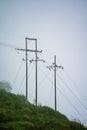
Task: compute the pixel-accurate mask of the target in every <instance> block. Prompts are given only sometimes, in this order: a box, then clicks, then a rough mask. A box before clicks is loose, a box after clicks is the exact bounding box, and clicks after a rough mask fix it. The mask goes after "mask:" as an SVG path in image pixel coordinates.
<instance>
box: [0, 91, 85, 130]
mask: <svg viewBox="0 0 87 130" xmlns="http://www.w3.org/2000/svg"><path fill="white" fill-rule="evenodd" d="M0 130H87V128H85V127H84V126H83V125H81V124H79V123H76V122H72V121H69V120H68V119H67V118H66V117H65V116H64V115H62V114H61V113H59V112H55V111H54V110H53V109H51V108H49V107H46V106H44V107H41V106H38V107H36V106H34V105H32V104H30V103H29V102H28V101H26V98H25V97H24V96H22V95H15V94H12V93H9V92H6V91H5V90H0Z"/></svg>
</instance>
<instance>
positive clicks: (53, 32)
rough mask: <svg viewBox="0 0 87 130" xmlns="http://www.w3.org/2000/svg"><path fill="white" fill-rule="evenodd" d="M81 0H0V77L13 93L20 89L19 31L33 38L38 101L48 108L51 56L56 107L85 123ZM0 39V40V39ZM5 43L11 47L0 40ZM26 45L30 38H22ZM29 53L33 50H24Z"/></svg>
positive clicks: (86, 49) (86, 31) (85, 2)
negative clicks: (55, 89) (35, 51)
mask: <svg viewBox="0 0 87 130" xmlns="http://www.w3.org/2000/svg"><path fill="white" fill-rule="evenodd" d="M86 35H87V0H44V1H42V0H0V80H6V81H9V82H10V83H11V85H12V87H13V90H12V91H13V92H14V93H19V94H25V62H23V61H22V58H25V53H23V52H20V53H17V51H16V50H15V49H14V48H15V47H20V48H25V37H32V38H37V39H38V49H42V50H43V53H42V54H38V56H39V58H41V59H42V58H43V59H45V60H46V63H44V64H43V63H42V62H38V104H42V105H48V106H50V107H52V108H54V99H53V96H54V91H53V90H54V88H53V71H49V70H48V69H47V68H46V66H47V65H51V64H52V63H53V56H54V55H56V56H57V65H62V66H63V67H64V70H59V69H58V70H57V104H58V106H57V108H58V110H59V111H60V112H61V113H63V114H65V115H66V116H67V117H68V118H69V119H79V120H80V121H81V122H82V123H84V124H85V125H87V94H86V93H87V80H86V79H87V71H86V70H87V69H86V67H87V43H86V41H87V36H86ZM1 44H2V45H1ZM6 44H10V45H12V47H13V48H12V47H11V48H10V47H6V46H4V45H6ZM28 44H29V46H28V47H29V48H34V43H32V42H28ZM28 57H29V59H32V58H34V53H33V54H30V53H29V55H28ZM34 73H35V68H34V63H32V64H30V63H29V100H30V102H31V103H34V100H35V96H34V95H35V93H34V90H35V83H34V81H35V74H34Z"/></svg>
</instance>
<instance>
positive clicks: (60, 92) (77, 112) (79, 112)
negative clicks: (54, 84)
mask: <svg viewBox="0 0 87 130" xmlns="http://www.w3.org/2000/svg"><path fill="white" fill-rule="evenodd" d="M57 89H58V91H60V93H61V94H62V95H63V96H64V98H66V100H67V101H68V102H69V103H70V104H71V105H72V107H73V108H74V109H75V110H76V112H77V113H78V114H79V115H80V117H81V118H82V119H84V117H83V116H82V115H81V113H80V112H79V111H78V109H77V108H76V107H75V105H74V104H73V103H72V102H71V101H70V100H69V99H68V98H67V97H66V96H65V95H64V94H63V93H62V91H61V90H60V89H59V88H57Z"/></svg>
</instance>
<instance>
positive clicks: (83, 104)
mask: <svg viewBox="0 0 87 130" xmlns="http://www.w3.org/2000/svg"><path fill="white" fill-rule="evenodd" d="M58 77H59V78H60V80H61V81H62V83H64V85H65V86H67V87H68V89H69V91H70V92H71V93H72V94H73V95H74V97H75V98H76V99H77V100H78V102H79V103H80V105H82V106H83V107H84V108H85V109H86V110H87V108H86V107H85V105H84V104H83V103H82V102H81V101H80V99H79V98H78V96H77V95H76V94H75V93H74V92H73V91H72V89H71V88H70V87H69V86H68V84H67V83H66V82H65V81H64V80H62V78H61V77H60V76H59V75H58Z"/></svg>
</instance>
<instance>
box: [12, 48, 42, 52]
mask: <svg viewBox="0 0 87 130" xmlns="http://www.w3.org/2000/svg"><path fill="white" fill-rule="evenodd" d="M15 49H16V50H18V51H26V49H20V48H15ZM27 51H29V52H38V53H42V50H40V51H38V50H37V51H36V50H30V49H27Z"/></svg>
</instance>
